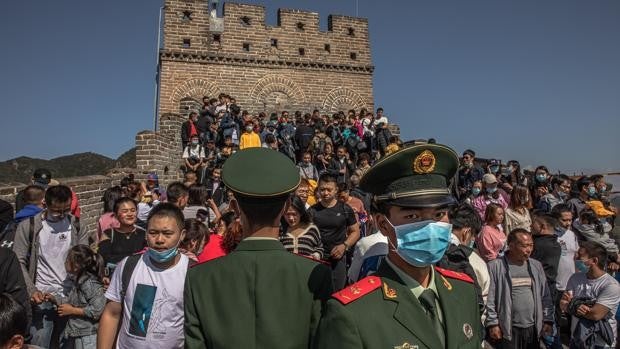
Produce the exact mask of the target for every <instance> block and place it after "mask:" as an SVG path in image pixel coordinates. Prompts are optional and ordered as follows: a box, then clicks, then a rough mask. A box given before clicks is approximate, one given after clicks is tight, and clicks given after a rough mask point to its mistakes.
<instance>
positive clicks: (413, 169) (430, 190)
mask: <svg viewBox="0 0 620 349" xmlns="http://www.w3.org/2000/svg"><path fill="white" fill-rule="evenodd" d="M458 166H459V157H458V155H457V154H456V153H455V152H454V150H452V149H451V148H450V147H447V146H445V145H441V144H417V145H412V146H410V147H406V148H404V149H401V150H399V151H397V152H396V153H393V154H391V155H388V156H386V157H385V158H383V159H381V160H379V161H378V162H377V163H375V164H374V165H373V166H372V167H371V168H370V169H369V170H368V171H367V172H366V174H365V175H364V176H363V177H362V179H361V181H360V188H361V189H362V190H364V191H366V192H368V193H371V194H373V195H374V197H375V200H376V201H377V202H384V203H387V204H390V205H395V206H402V207H438V206H443V205H449V204H453V203H455V202H456V201H455V199H454V197H453V196H452V194H451V191H450V188H449V187H450V182H451V181H452V179H453V177H454V175H455V174H456V171H457V169H458Z"/></svg>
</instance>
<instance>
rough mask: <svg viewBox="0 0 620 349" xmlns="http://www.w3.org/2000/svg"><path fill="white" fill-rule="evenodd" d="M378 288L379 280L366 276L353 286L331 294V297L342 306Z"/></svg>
mask: <svg viewBox="0 0 620 349" xmlns="http://www.w3.org/2000/svg"><path fill="white" fill-rule="evenodd" d="M379 287H381V278H379V277H377V276H367V277H365V278H363V279H361V280H360V281H358V282H356V283H354V284H353V285H350V286H347V287H345V288H343V289H342V290H340V291H338V292H336V293H334V294H332V297H334V298H336V299H337V300H339V301H340V303H342V304H349V303H351V302H353V301H354V300H356V299H359V298H361V297H363V296H365V295H367V294H369V293H370V292H372V291H374V290H376V289H378V288H379Z"/></svg>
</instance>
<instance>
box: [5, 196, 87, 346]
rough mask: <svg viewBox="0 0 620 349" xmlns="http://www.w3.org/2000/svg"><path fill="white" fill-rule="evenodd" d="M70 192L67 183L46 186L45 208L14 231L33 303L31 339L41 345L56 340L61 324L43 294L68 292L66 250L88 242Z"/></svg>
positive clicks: (25, 279)
mask: <svg viewBox="0 0 620 349" xmlns="http://www.w3.org/2000/svg"><path fill="white" fill-rule="evenodd" d="M71 196H72V193H71V189H70V188H69V187H67V186H64V185H57V186H53V187H50V188H48V189H47V191H46V192H45V204H46V209H45V210H44V211H42V212H41V213H39V214H37V215H35V216H34V217H33V218H32V220H31V219H25V220H23V221H22V222H20V223H19V225H18V226H17V231H16V232H15V244H14V245H13V251H14V252H15V255H16V256H17V259H18V260H19V264H20V266H21V269H22V274H23V275H24V281H25V282H26V288H27V289H28V294H29V295H30V302H31V303H32V327H31V328H30V334H31V335H32V339H31V341H30V343H31V344H34V345H38V346H41V347H44V348H49V347H50V346H53V345H55V344H56V343H58V338H57V337H58V336H57V335H55V336H53V333H55V334H58V333H62V327H64V325H63V322H62V321H58V320H59V317H58V315H57V312H56V310H55V309H54V305H53V304H52V303H50V302H48V301H45V299H46V296H48V295H55V296H58V295H64V296H66V295H68V294H69V290H70V289H71V287H72V282H71V280H69V278H68V277H67V271H66V269H65V261H66V259H67V254H68V253H69V250H70V249H71V248H72V247H73V246H75V245H78V244H82V245H87V244H88V235H87V234H86V230H85V229H84V230H83V231H82V232H79V231H78V229H77V228H76V225H75V224H73V223H74V218H73V217H72V216H71ZM31 221H32V224H33V226H32V227H31V226H30V224H31ZM31 238H32V240H31ZM54 327H56V331H54ZM53 337H56V338H53ZM52 342H54V343H52Z"/></svg>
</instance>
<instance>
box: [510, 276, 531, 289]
mask: <svg viewBox="0 0 620 349" xmlns="http://www.w3.org/2000/svg"><path fill="white" fill-rule="evenodd" d="M511 281H512V286H513V287H531V286H532V278H529V277H528V278H517V277H514V278H511Z"/></svg>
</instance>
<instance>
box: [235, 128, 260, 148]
mask: <svg viewBox="0 0 620 349" xmlns="http://www.w3.org/2000/svg"><path fill="white" fill-rule="evenodd" d="M260 146H261V144H260V136H259V135H258V134H257V133H254V132H250V133H247V132H243V134H241V140H240V142H239V149H240V150H243V149H245V148H259V147H260Z"/></svg>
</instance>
